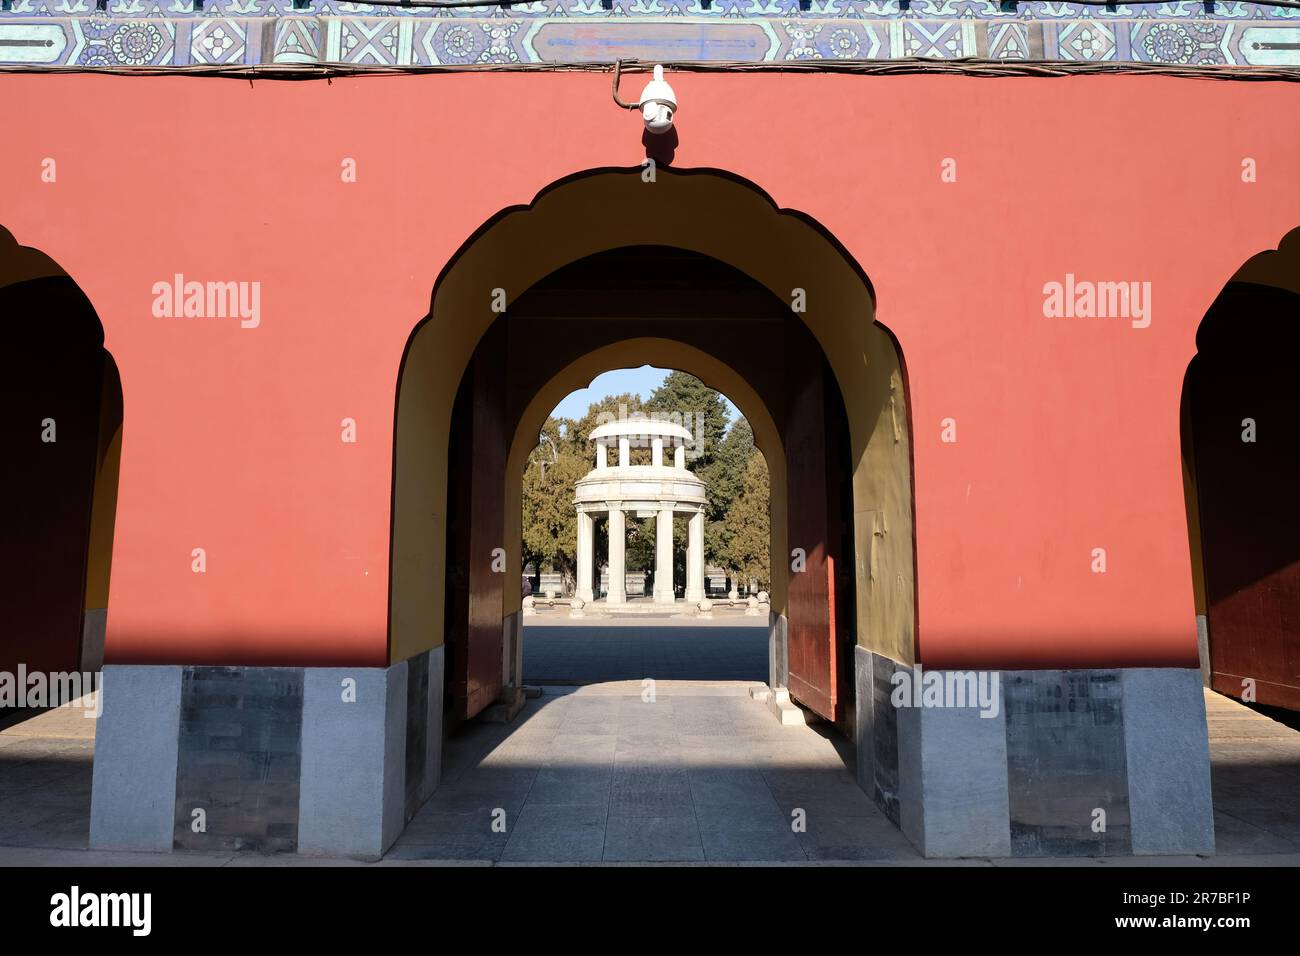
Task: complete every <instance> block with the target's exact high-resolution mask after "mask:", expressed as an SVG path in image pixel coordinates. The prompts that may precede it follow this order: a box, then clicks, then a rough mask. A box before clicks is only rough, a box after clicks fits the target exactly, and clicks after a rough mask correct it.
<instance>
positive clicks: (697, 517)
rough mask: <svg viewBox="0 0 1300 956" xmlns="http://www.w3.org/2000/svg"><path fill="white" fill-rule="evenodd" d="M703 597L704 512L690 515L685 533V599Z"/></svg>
mask: <svg viewBox="0 0 1300 956" xmlns="http://www.w3.org/2000/svg"><path fill="white" fill-rule="evenodd" d="M703 598H704V512H703V511H697V512H695V513H694V514H692V515H691V520H690V524H688V525H687V534H686V600H687V601H688V602H690V603H694V602H696V601H700V600H703Z"/></svg>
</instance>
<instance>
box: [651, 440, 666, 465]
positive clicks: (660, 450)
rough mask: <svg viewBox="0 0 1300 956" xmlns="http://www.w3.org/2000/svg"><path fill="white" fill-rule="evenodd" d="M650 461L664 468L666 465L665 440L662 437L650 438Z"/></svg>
mask: <svg viewBox="0 0 1300 956" xmlns="http://www.w3.org/2000/svg"><path fill="white" fill-rule="evenodd" d="M650 448H651V452H650V463H651V464H652V465H654V466H655V467H656V468H662V467H663V465H664V440H663V439H662V438H652V439H650Z"/></svg>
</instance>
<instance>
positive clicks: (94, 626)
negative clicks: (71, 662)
mask: <svg viewBox="0 0 1300 956" xmlns="http://www.w3.org/2000/svg"><path fill="white" fill-rule="evenodd" d="M107 628H108V608H106V607H92V608H87V609H86V611H85V614H84V615H83V616H82V619H81V669H82V670H83V671H97V670H99V669H100V668H101V667H103V666H104V634H105V632H106V630H107Z"/></svg>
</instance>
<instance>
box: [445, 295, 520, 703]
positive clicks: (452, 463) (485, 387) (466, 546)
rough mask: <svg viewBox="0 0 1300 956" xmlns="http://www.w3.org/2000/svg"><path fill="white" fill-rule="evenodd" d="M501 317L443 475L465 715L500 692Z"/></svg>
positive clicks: (449, 618) (450, 656)
mask: <svg viewBox="0 0 1300 956" xmlns="http://www.w3.org/2000/svg"><path fill="white" fill-rule="evenodd" d="M505 336H506V328H505V323H504V321H498V322H497V323H496V324H494V325H493V326H492V328H491V329H490V330H489V331H488V333H487V334H486V335H484V336H483V339H482V341H480V342H479V346H478V348H477V350H476V351H475V352H474V356H473V358H472V359H471V360H470V365H469V368H468V369H467V370H466V373H465V379H464V380H463V381H462V383H461V386H460V391H459V392H458V393H457V395H456V402H455V405H454V407H453V413H452V436H451V449H450V450H451V454H450V456H449V475H448V502H447V505H448V522H447V526H448V535H447V541H448V547H447V596H446V611H447V614H446V636H447V662H446V668H447V684H448V687H447V690H448V694H447V700H448V707H449V710H450V713H451V716H452V717H453V718H454V719H457V720H467V719H469V718H470V717H473V716H474V715H475V714H478V713H479V712H480V711H482V710H483V709H484V708H486V707H488V706H489V705H491V704H492V703H494V702H495V701H496V700H497V698H499V697H500V696H501V677H502V675H501V660H502V643H503V636H502V631H501V620H502V609H503V607H504V595H505V591H504V586H505V582H506V580H507V579H511V580H513V581H514V582H515V586H516V587H518V580H519V579H518V577H517V576H515V577H514V578H511V577H510V575H508V574H505V573H503V572H502V570H501V569H500V568H499V567H498V568H494V567H493V563H494V562H495V561H501V560H504V557H503V556H501V552H500V551H499V550H498V549H502V548H504V546H505V539H504V535H505V505H504V501H505V469H506V456H507V454H508V450H507V448H506V441H507V437H506V436H507V433H506V427H505V404H506V390H505V385H504V377H505V352H506V348H505V345H506V339H505Z"/></svg>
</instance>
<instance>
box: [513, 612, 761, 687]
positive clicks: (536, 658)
mask: <svg viewBox="0 0 1300 956" xmlns="http://www.w3.org/2000/svg"><path fill="white" fill-rule="evenodd" d="M539 618H540V620H539V621H538V622H537V623H529V624H528V625H527V626H525V627H524V681H525V683H530V684H591V683H595V682H597V681H609V680H640V679H641V678H642V677H646V676H650V677H655V678H657V679H659V680H710V681H720V680H740V681H762V682H766V681H767V670H768V664H767V637H768V633H767V619H766V618H751V617H745V616H744V615H736V616H733V617H727V618H715V619H714V620H713V621H709V622H694V621H689V620H685V621H684V620H683V619H681V618H672V617H668V616H664V617H662V618H652V617H649V616H646V617H638V618H634V619H632V620H626V619H625V620H613V621H603V622H586V623H582V624H575V623H570V621H571V620H572V619H571V618H569V617H568V615H567V614H566V615H565V616H564V617H562V618H559V619H558V620H547V619H545V618H542V616H541V615H539Z"/></svg>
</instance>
